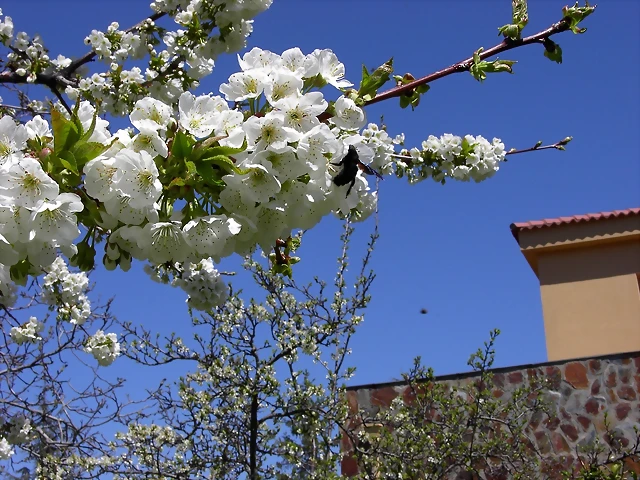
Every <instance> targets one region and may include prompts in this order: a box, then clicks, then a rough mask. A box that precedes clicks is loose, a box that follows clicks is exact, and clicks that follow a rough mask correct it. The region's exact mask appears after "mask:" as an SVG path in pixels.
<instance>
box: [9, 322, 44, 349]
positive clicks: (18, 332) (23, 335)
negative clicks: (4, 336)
mask: <svg viewBox="0 0 640 480" xmlns="http://www.w3.org/2000/svg"><path fill="white" fill-rule="evenodd" d="M42 330H44V324H43V323H42V322H39V321H38V319H37V318H36V317H30V318H29V321H28V322H27V323H25V324H23V325H21V326H19V327H13V328H12V329H11V332H10V333H9V335H11V339H12V340H13V341H14V342H16V343H17V344H18V345H22V344H23V343H25V342H29V343H35V342H37V341H38V340H42V337H40V336H39V335H38V333H40V332H41V331H42Z"/></svg>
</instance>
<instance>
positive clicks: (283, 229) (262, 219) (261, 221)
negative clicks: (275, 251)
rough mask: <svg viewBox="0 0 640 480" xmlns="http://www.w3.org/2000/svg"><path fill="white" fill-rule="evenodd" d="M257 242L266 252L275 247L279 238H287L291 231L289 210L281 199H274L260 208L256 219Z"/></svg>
mask: <svg viewBox="0 0 640 480" xmlns="http://www.w3.org/2000/svg"><path fill="white" fill-rule="evenodd" d="M256 228H257V231H256V235H255V237H254V238H255V240H254V241H255V242H256V243H257V244H258V245H260V247H262V249H263V250H264V251H265V252H268V251H269V250H271V249H272V248H273V245H274V244H275V242H276V240H277V239H278V238H286V237H287V236H288V235H289V233H290V232H291V227H290V226H289V223H288V218H287V212H286V209H285V208H284V204H283V203H282V202H281V201H278V200H276V201H272V202H269V203H268V204H266V205H264V207H263V208H261V209H260V213H259V214H258V216H257V219H256Z"/></svg>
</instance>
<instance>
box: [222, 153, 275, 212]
mask: <svg viewBox="0 0 640 480" xmlns="http://www.w3.org/2000/svg"><path fill="white" fill-rule="evenodd" d="M245 168H248V169H249V172H248V173H246V174H244V175H237V174H232V175H225V176H224V177H222V180H223V181H224V182H225V183H226V184H227V188H225V189H224V191H226V190H229V193H231V192H233V191H237V192H239V193H240V195H241V197H242V201H243V203H245V204H247V205H250V204H251V203H255V202H258V203H263V202H267V201H269V199H270V198H271V197H273V196H275V194H276V193H278V192H279V191H280V186H281V184H280V181H279V180H278V179H277V178H276V176H275V175H274V171H273V167H272V165H271V163H270V162H268V161H266V160H265V161H263V163H262V164H261V165H257V164H248V165H245ZM220 199H221V201H222V196H221V197H220Z"/></svg>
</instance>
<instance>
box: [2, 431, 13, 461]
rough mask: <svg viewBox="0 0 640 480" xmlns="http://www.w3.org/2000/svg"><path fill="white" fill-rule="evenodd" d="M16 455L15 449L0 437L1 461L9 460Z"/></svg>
mask: <svg viewBox="0 0 640 480" xmlns="http://www.w3.org/2000/svg"><path fill="white" fill-rule="evenodd" d="M13 454H14V451H13V448H11V445H10V444H9V442H7V439H6V438H4V437H0V460H9V459H10V458H11V457H12V456H13Z"/></svg>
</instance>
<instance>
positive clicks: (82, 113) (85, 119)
mask: <svg viewBox="0 0 640 480" xmlns="http://www.w3.org/2000/svg"><path fill="white" fill-rule="evenodd" d="M94 118H95V121H96V124H95V128H94V130H93V133H92V134H91V136H90V137H89V141H90V142H98V143H109V140H110V139H111V133H109V130H108V128H107V127H108V126H109V122H107V121H106V120H105V119H103V118H100V117H96V109H95V107H94V106H93V105H91V104H90V103H89V102H87V101H86V100H83V101H82V102H80V107H79V108H78V120H80V123H81V124H82V128H83V129H84V131H85V132H87V131H88V130H89V127H90V126H91V124H92V123H93V119H94Z"/></svg>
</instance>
